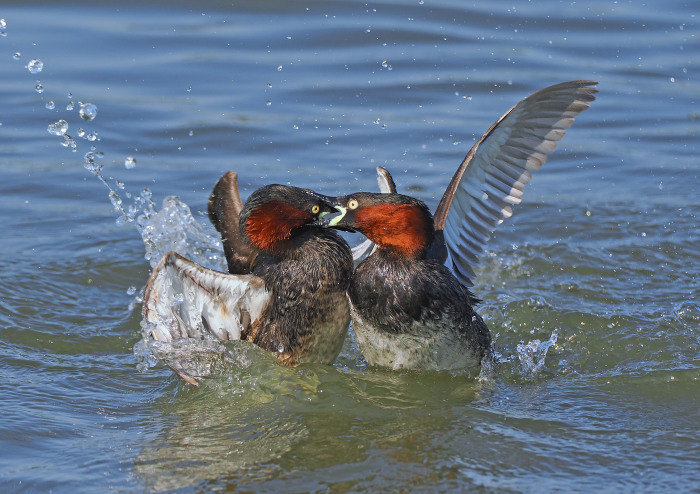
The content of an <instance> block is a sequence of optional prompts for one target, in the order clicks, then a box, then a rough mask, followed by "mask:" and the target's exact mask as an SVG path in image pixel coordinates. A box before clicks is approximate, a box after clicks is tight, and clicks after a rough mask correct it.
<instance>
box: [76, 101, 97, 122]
mask: <svg viewBox="0 0 700 494" xmlns="http://www.w3.org/2000/svg"><path fill="white" fill-rule="evenodd" d="M79 113H80V118H82V119H83V120H87V121H90V120H94V119H95V117H96V116H97V107H96V106H95V105H93V104H92V103H80V112H79Z"/></svg>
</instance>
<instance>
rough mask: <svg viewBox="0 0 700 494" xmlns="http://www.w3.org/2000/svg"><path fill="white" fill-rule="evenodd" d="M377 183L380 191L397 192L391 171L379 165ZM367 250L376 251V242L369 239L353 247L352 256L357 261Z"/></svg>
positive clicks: (386, 192) (385, 192)
mask: <svg viewBox="0 0 700 494" xmlns="http://www.w3.org/2000/svg"><path fill="white" fill-rule="evenodd" d="M377 185H378V186H379V192H382V193H384V194H393V193H395V192H396V184H395V183H394V179H393V178H392V177H391V173H389V171H388V170H387V169H386V168H382V167H381V166H378V167H377ZM370 251H371V252H370ZM367 252H369V253H370V254H371V253H372V252H374V243H373V242H372V241H371V240H369V239H367V240H365V241H364V242H362V243H361V244H359V245H356V246H355V247H353V248H352V258H353V259H354V260H356V261H357V260H358V259H360V258H361V257H362V256H364V255H365V254H366V253H367Z"/></svg>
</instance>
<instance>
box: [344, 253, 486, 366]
mask: <svg viewBox="0 0 700 494" xmlns="http://www.w3.org/2000/svg"><path fill="white" fill-rule="evenodd" d="M348 294H349V296H350V300H351V302H352V303H351V310H350V313H351V315H352V320H353V328H354V331H355V335H356V337H357V343H358V345H359V347H360V351H361V352H362V354H363V355H364V356H365V359H366V360H367V362H368V363H370V364H372V365H378V366H382V367H389V368H392V369H401V368H404V369H422V370H445V369H462V368H475V367H478V366H479V364H480V362H481V360H482V358H483V356H484V354H485V353H486V351H487V350H488V348H489V346H490V341H491V337H490V334H489V331H488V328H487V327H486V325H485V324H484V322H483V320H482V319H481V317H480V316H479V315H478V314H477V313H476V312H475V311H474V309H473V308H472V306H471V305H470V304H469V303H467V301H468V300H470V299H471V294H470V293H469V291H468V289H467V288H465V287H464V286H462V285H460V284H459V282H457V280H456V279H455V277H454V276H453V275H452V273H450V271H449V270H448V269H447V268H446V267H445V266H444V265H442V264H440V263H439V262H437V261H435V260H432V259H413V260H409V259H394V258H392V256H391V254H389V253H386V252H384V251H382V250H381V249H380V250H378V251H377V252H376V253H375V254H374V255H372V256H370V257H369V258H368V259H367V260H365V261H364V262H363V263H362V264H360V265H359V266H358V268H357V270H356V272H355V274H354V276H353V281H352V284H351V286H350V289H349V290H348Z"/></svg>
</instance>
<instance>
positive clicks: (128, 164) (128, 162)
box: [124, 156, 136, 170]
mask: <svg viewBox="0 0 700 494" xmlns="http://www.w3.org/2000/svg"><path fill="white" fill-rule="evenodd" d="M135 166H136V158H134V157H133V156H127V157H126V159H125V160H124V168H126V169H127V170H131V169H132V168H133V167H135Z"/></svg>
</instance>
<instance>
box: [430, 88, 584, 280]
mask: <svg viewBox="0 0 700 494" xmlns="http://www.w3.org/2000/svg"><path fill="white" fill-rule="evenodd" d="M595 84H597V83H596V82H594V81H570V82H563V83H561V84H556V85H554V86H550V87H547V88H544V89H542V90H540V91H537V92H535V93H533V94H532V95H530V96H528V97H527V98H525V99H524V100H522V101H520V102H519V103H518V104H517V105H515V106H514V107H513V108H511V109H510V110H509V111H508V112H507V113H506V114H505V115H503V116H502V117H501V118H500V119H498V120H497V121H496V122H495V123H494V124H493V125H492V126H491V128H490V129H489V130H488V131H487V132H486V134H484V136H483V137H481V139H479V141H477V143H476V144H475V145H474V146H473V147H472V149H471V150H470V151H469V153H468V154H467V156H466V157H465V158H464V160H463V161H462V164H461V165H460V167H459V169H458V170H457V172H456V173H455V175H454V176H453V177H452V180H451V181H450V184H449V186H448V187H447V190H446V191H445V194H444V195H443V197H442V200H441V201H440V204H439V205H438V208H437V210H436V212H435V229H436V230H443V233H444V238H445V244H446V247H447V259H446V260H445V261H446V264H447V265H448V267H450V268H451V269H452V270H453V271H454V273H455V275H456V276H457V278H458V279H459V280H460V281H461V282H462V283H463V284H465V285H466V286H471V285H472V279H473V277H474V267H475V266H476V264H477V262H478V257H479V255H480V254H481V253H482V252H483V249H484V247H485V245H486V242H487V241H488V240H489V238H490V237H491V234H492V233H493V231H494V229H495V228H496V226H497V225H498V224H500V223H501V222H503V220H504V219H505V218H508V217H510V216H511V215H512V209H511V206H512V205H514V204H519V203H520V202H521V201H522V195H523V188H524V186H525V185H526V184H527V183H528V182H529V181H530V179H531V178H532V173H533V172H535V171H537V170H539V168H540V167H541V166H542V164H543V163H544V162H545V161H546V160H547V155H548V154H550V153H552V152H553V151H554V149H555V148H556V145H557V141H559V140H560V139H561V138H562V137H563V136H564V134H565V133H566V129H568V128H569V127H570V126H571V125H572V124H573V122H574V118H575V117H576V116H577V115H578V114H579V113H581V112H582V111H584V110H587V109H588V108H589V107H590V102H591V101H593V100H594V99H595V97H594V94H595V93H597V92H598V90H597V89H595V88H594V87H592V86H594V85H595Z"/></svg>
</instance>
